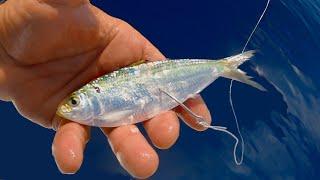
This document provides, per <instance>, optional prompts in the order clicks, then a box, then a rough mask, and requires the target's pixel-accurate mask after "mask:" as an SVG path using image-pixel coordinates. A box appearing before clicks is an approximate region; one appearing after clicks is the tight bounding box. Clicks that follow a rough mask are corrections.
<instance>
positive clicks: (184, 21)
mask: <svg viewBox="0 0 320 180" xmlns="http://www.w3.org/2000/svg"><path fill="white" fill-rule="evenodd" d="M92 2H93V3H94V4H96V5H97V6H98V7H100V8H102V9H103V10H105V11H106V12H108V13H109V14H111V15H113V16H116V17H119V18H122V19H124V20H126V21H128V22H129V23H130V24H131V25H133V26H134V27H135V28H137V29H138V30H139V31H140V32H141V33H142V34H143V35H145V36H146V37H147V38H148V39H150V41H151V42H152V43H153V44H155V45H156V46H157V47H158V48H159V49H160V50H161V51H162V52H163V53H164V54H165V55H166V56H167V57H170V58H211V59H216V58H221V57H225V56H229V55H233V54H236V53H240V52H241V49H242V47H243V45H244V43H245V41H246V39H247V37H248V35H249V34H250V32H251V30H252V29H253V27H254V25H255V23H256V21H257V19H258V17H259V16H260V14H261V12H262V10H263V8H264V6H265V3H266V2H265V1H252V0H240V1H237V0H223V1H213V0H198V1H193V0H189V1H188V0H183V1H182V0H176V1H169V0H161V1H144V0H136V1H124V0H122V1H121V0H118V1H99V0H94V1H92ZM318 8H320V2H319V1H314V0H304V1H298V0H271V5H270V9H269V10H268V12H267V14H266V17H265V18H264V19H263V21H262V23H261V26H260V27H259V29H258V31H257V33H256V34H255V35H254V37H253V40H252V41H251V43H250V44H249V49H259V50H260V51H259V54H258V55H257V56H256V57H255V58H254V60H253V61H252V63H249V64H246V65H244V66H242V69H244V70H246V71H247V72H249V74H250V75H252V76H254V77H255V78H256V79H255V80H257V81H258V82H260V83H261V84H263V85H264V86H265V87H266V88H267V89H268V92H266V93H264V92H259V91H257V90H255V89H253V88H251V87H247V86H246V85H242V84H239V83H236V84H235V86H234V89H233V92H234V102H235V108H236V111H237V114H238V118H239V121H240V126H241V131H242V132H243V136H244V139H245V143H246V144H245V147H246V151H245V158H244V164H243V165H242V166H236V165H235V163H234V162H233V157H232V146H233V140H232V139H230V138H229V137H228V136H226V135H225V134H221V133H216V132H212V131H207V132H203V133H198V132H195V131H193V130H191V129H189V128H188V127H186V126H185V125H183V126H182V130H181V137H180V139H179V141H178V142H177V144H176V145H175V146H174V147H173V148H171V149H170V150H167V151H159V155H160V167H159V169H158V171H157V173H156V174H155V175H154V176H153V177H152V178H154V179H164V178H167V179H185V178H188V179H196V178H207V179H213V178H219V179H234V178H240V179H271V178H275V179H315V178H317V177H318V178H319V177H320V162H319V161H320V153H319V151H320V123H319V117H320V103H319V99H320V98H319V88H318V87H319V82H320V72H319V70H318V69H319V67H320V66H319V65H320V49H319V48H320V34H319V29H320V19H319V17H320V16H319V11H318V10H317V9H318ZM258 74H259V75H260V76H258ZM228 85H229V81H228V80H226V79H219V80H217V81H216V82H215V83H213V84H212V85H211V86H210V87H208V88H207V89H206V90H205V91H204V92H203V93H202V95H203V97H204V99H205V100H206V102H207V104H208V106H209V108H210V109H211V111H212V114H213V119H214V123H216V124H217V125H223V126H227V127H229V128H230V129H231V130H232V131H233V132H234V131H235V129H234V128H235V125H234V120H233V117H232V113H231V110H230V105H229V104H228V93H227V92H228ZM0 113H1V126H0V142H1V145H0V179H1V178H5V179H18V178H19V179H22V178H24V179H28V178H46V179H50V178H52V179H57V178H76V179H80V178H83V179H88V178H94V179H112V178H122V179H128V178H130V176H128V175H127V174H126V173H125V171H124V170H122V169H121V167H120V166H119V165H118V163H117V161H116V159H115V158H114V156H113V154H112V152H111V151H110V148H109V147H108V145H107V143H106V140H105V138H104V137H103V135H102V134H101V133H100V132H99V131H98V130H94V131H93V134H92V141H91V142H90V143H89V145H88V148H87V150H86V152H85V161H84V164H83V166H82V168H81V170H80V171H79V172H78V173H77V174H76V175H73V176H64V175H61V174H60V173H59V171H58V170H57V168H56V166H55V163H54V160H53V158H52V156H51V142H52V139H53V135H54V132H52V131H50V130H47V129H44V128H41V127H39V126H37V125H35V124H32V123H31V122H29V121H27V120H25V119H24V118H22V117H20V116H19V114H18V113H17V112H16V110H15V109H14V107H13V105H12V104H11V103H4V102H1V103H0Z"/></svg>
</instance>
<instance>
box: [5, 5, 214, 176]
mask: <svg viewBox="0 0 320 180" xmlns="http://www.w3.org/2000/svg"><path fill="white" fill-rule="evenodd" d="M0 45H1V47H0V99H2V100H6V101H12V102H13V103H14V105H15V107H16V108H17V110H18V111H19V112H20V114H21V115H23V116H24V117H26V118H27V119H29V120H31V121H33V122H34V123H37V124H39V125H41V126H44V127H46V128H53V129H55V130H57V132H56V135H55V138H54V141H53V145H52V151H53V155H54V157H55V160H56V163H57V165H58V167H59V169H60V171H61V172H63V173H75V172H76V171H77V170H78V169H79V168H80V166H81V163H82V160H83V151H84V149H85V146H86V143H87V142H88V141H89V138H90V128H89V127H87V126H83V125H80V124H77V123H74V122H70V121H68V120H65V119H62V118H60V117H58V116H56V114H55V113H56V108H57V106H58V104H59V103H60V101H61V100H62V99H63V98H64V97H66V96H67V95H68V94H70V93H71V92H72V91H74V90H76V89H78V88H79V87H81V86H83V85H84V84H86V83H87V82H89V81H90V80H92V79H94V78H96V77H99V76H101V75H103V74H105V73H108V72H111V71H114V70H116V69H119V68H121V67H124V66H128V65H130V64H132V63H134V62H136V61H139V60H141V59H147V60H161V59H164V58H165V57H164V56H163V55H162V54H161V53H160V52H159V51H158V50H157V49H156V48H155V47H154V46H153V45H152V44H151V43H150V42H149V41H148V40H146V39H145V38H144V37H143V36H142V35H141V34H140V33H138V32H137V31H136V30H135V29H134V28H132V27H131V26H130V25H128V24H127V23H125V22H124V21H122V20H119V19H117V18H114V17H111V16H109V15H107V14H106V13H104V12H102V11H101V10H99V9H97V8H96V7H94V6H93V5H91V4H90V3H89V1H88V0H60V1H57V0H8V1H7V2H6V3H4V4H2V5H0ZM186 105H188V106H189V107H190V108H191V109H192V110H193V111H194V112H195V113H197V114H199V115H201V116H203V117H205V119H208V121H211V117H210V113H209V111H208V109H207V107H206V106H205V104H204V102H203V101H202V99H201V97H197V98H195V99H191V100H189V101H187V102H186ZM175 111H176V112H178V113H179V114H181V116H182V117H183V119H185V121H186V122H187V123H188V124H189V125H190V126H191V127H193V128H195V129H197V130H204V129H203V128H201V127H199V126H197V125H196V124H195V123H194V121H192V118H191V116H189V115H188V114H187V112H185V111H183V110H182V109H181V108H179V107H178V108H176V109H175ZM143 125H144V128H145V129H146V132H147V134H148V135H149V137H150V139H151V141H152V143H153V145H154V146H156V147H158V148H160V149H167V148H169V147H171V146H172V145H173V144H174V143H175V141H176V140H177V138H178V136H179V121H178V118H177V115H176V113H175V112H174V111H169V112H167V113H164V114H161V115H158V116H156V117H154V118H152V119H151V120H148V121H146V122H144V123H143ZM101 130H102V131H103V132H104V134H105V135H106V137H107V138H108V141H109V143H110V145H111V147H112V150H113V152H114V153H115V154H116V155H117V158H118V160H119V161H120V164H121V165H122V166H123V167H124V168H125V169H126V170H127V171H128V172H129V173H130V174H131V175H132V176H134V177H139V178H147V177H149V176H151V175H152V174H153V173H154V172H155V171H156V169H157V167H158V163H159V160H158V156H157V154H156V152H155V151H154V149H153V148H152V147H151V145H150V144H149V143H148V142H147V140H146V139H145V138H144V137H143V135H142V134H141V133H140V131H139V130H138V128H137V127H136V126H135V125H128V126H121V127H117V128H101Z"/></svg>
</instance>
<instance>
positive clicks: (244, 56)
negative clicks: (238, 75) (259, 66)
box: [223, 50, 256, 69]
mask: <svg viewBox="0 0 320 180" xmlns="http://www.w3.org/2000/svg"><path fill="white" fill-rule="evenodd" d="M255 53H256V51H255V50H251V51H246V52H244V53H241V54H237V55H235V56H230V57H227V58H225V59H224V61H223V62H224V63H225V64H226V65H227V66H228V67H229V68H231V69H237V68H238V67H239V66H240V65H241V64H243V63H244V62H246V61H248V60H249V59H251V58H252V57H253V56H254V54H255Z"/></svg>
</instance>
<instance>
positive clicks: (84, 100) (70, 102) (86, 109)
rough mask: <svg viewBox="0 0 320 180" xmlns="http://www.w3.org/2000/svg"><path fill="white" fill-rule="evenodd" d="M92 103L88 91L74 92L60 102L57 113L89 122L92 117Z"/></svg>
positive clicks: (82, 121) (71, 118)
mask: <svg viewBox="0 0 320 180" xmlns="http://www.w3.org/2000/svg"><path fill="white" fill-rule="evenodd" d="M91 104H92V103H90V99H89V98H88V96H87V94H86V93H79V92H74V93H72V94H71V95H69V96H68V97H66V98H65V99H64V100H63V101H62V102H61V103H60V104H59V106H58V110H57V114H58V115H59V116H60V117H63V118H65V119H68V120H71V121H76V122H79V123H82V124H87V121H90V120H91V119H92V105H91Z"/></svg>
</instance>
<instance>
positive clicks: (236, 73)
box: [222, 69, 267, 91]
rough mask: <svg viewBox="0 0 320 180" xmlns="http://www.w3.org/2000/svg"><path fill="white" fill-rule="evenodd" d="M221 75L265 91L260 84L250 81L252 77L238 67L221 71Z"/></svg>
mask: <svg viewBox="0 0 320 180" xmlns="http://www.w3.org/2000/svg"><path fill="white" fill-rule="evenodd" d="M222 77H225V78H229V79H233V80H236V81H239V82H242V83H244V84H247V85H250V86H252V87H255V88H257V89H259V90H260V91H267V90H266V89H265V88H264V87H263V86H262V85H260V84H259V83H257V82H254V81H252V80H251V78H252V77H250V76H248V75H247V74H246V73H245V72H243V71H241V70H240V69H235V70H231V71H228V72H225V73H223V75H222Z"/></svg>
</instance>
